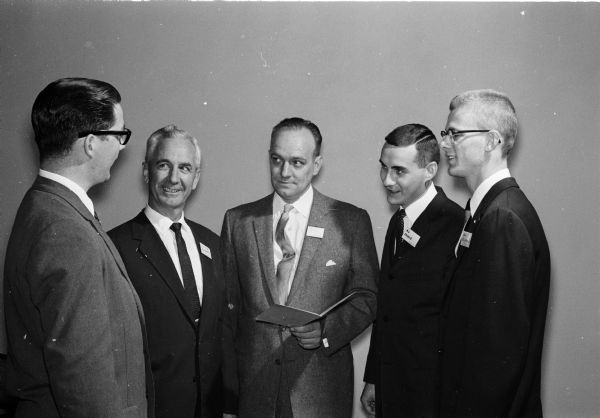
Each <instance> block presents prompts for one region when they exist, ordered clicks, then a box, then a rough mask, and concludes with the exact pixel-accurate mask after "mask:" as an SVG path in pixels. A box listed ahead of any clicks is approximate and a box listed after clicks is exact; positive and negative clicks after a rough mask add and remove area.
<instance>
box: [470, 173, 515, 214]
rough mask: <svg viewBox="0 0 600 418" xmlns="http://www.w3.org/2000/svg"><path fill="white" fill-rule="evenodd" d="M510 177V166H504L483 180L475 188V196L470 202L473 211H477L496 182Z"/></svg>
mask: <svg viewBox="0 0 600 418" xmlns="http://www.w3.org/2000/svg"><path fill="white" fill-rule="evenodd" d="M508 177H510V171H508V168H503V169H502V170H500V171H496V172H495V173H494V174H492V175H491V176H489V177H488V178H487V179H485V180H484V181H482V182H481V184H480V185H479V186H478V187H477V189H475V192H474V193H473V196H471V203H469V206H470V209H471V213H472V214H474V213H475V212H477V208H478V207H479V205H480V204H481V201H482V200H483V198H484V197H485V195H486V194H487V192H489V191H490V189H491V188H492V187H493V186H494V184H496V183H498V182H499V181H500V180H504V179H505V178H508Z"/></svg>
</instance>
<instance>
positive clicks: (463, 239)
mask: <svg viewBox="0 0 600 418" xmlns="http://www.w3.org/2000/svg"><path fill="white" fill-rule="evenodd" d="M472 235H473V234H472V233H470V232H467V231H463V233H462V235H461V236H460V241H459V242H460V245H461V246H463V247H465V248H469V245H471V236H472Z"/></svg>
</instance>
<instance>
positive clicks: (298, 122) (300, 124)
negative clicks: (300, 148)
mask: <svg viewBox="0 0 600 418" xmlns="http://www.w3.org/2000/svg"><path fill="white" fill-rule="evenodd" d="M303 128H306V129H308V130H309V131H310V133H311V134H312V136H313V138H314V140H315V154H314V155H315V157H316V156H317V155H320V154H321V142H323V137H322V136H321V131H319V127H318V126H317V125H315V124H314V123H312V122H311V121H309V120H307V119H302V118H298V117H293V118H287V119H284V120H282V121H281V122H279V123H278V124H277V125H275V126H274V127H273V130H272V131H271V146H272V145H273V142H274V141H275V139H276V138H277V136H278V135H279V134H280V133H281V132H283V131H299V130H300V129H303Z"/></svg>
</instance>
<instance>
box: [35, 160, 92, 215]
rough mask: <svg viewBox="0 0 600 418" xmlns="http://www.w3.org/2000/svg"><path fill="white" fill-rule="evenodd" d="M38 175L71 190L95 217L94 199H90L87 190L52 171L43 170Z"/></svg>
mask: <svg viewBox="0 0 600 418" xmlns="http://www.w3.org/2000/svg"><path fill="white" fill-rule="evenodd" d="M38 175H39V176H40V177H44V178H46V179H48V180H52V181H55V182H57V183H60V184H62V185H63V186H65V187H66V188H67V189H69V190H71V191H72V192H73V193H75V194H76V195H77V197H78V198H79V200H81V202H82V203H83V204H84V205H85V207H86V208H88V210H89V211H90V213H91V214H92V216H94V215H95V211H94V202H92V199H90V197H89V196H88V195H87V193H86V192H85V190H83V188H82V187H81V186H80V185H79V184H77V183H75V182H74V181H73V180H70V179H68V178H66V177H65V176H61V175H60V174H56V173H52V172H50V171H46V170H42V169H41V168H40V171H39V173H38Z"/></svg>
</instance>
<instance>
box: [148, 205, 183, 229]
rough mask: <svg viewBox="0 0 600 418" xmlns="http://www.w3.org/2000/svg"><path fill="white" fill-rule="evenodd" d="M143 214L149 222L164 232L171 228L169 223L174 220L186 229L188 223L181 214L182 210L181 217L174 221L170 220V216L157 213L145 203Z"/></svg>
mask: <svg viewBox="0 0 600 418" xmlns="http://www.w3.org/2000/svg"><path fill="white" fill-rule="evenodd" d="M144 214H145V215H146V217H147V218H148V220H149V221H150V223H151V224H152V225H153V226H154V228H156V229H157V230H159V231H162V232H166V231H169V230H170V229H171V225H172V224H173V223H175V222H179V223H180V224H181V227H182V228H183V229H188V228H189V227H188V225H187V224H186V223H185V218H184V216H183V212H182V213H181V218H180V219H179V220H177V221H175V222H173V221H172V220H171V218H169V217H167V216H165V215H163V214H161V213H158V212H157V211H155V210H154V209H152V208H151V207H150V205H146V207H145V208H144Z"/></svg>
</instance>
